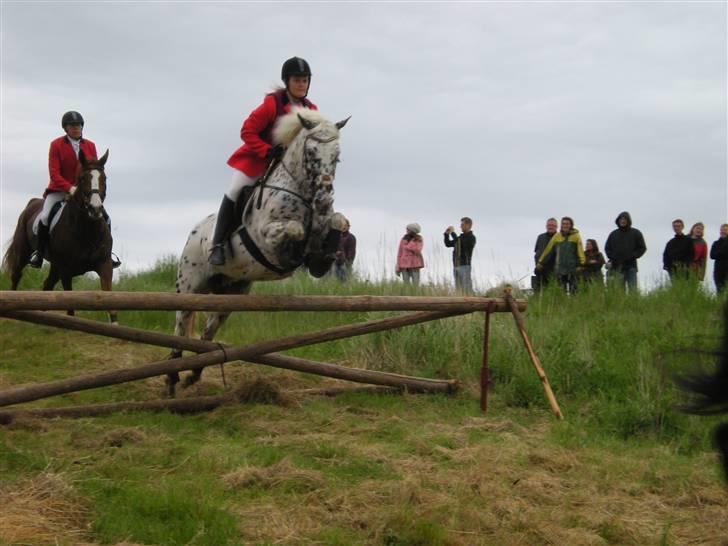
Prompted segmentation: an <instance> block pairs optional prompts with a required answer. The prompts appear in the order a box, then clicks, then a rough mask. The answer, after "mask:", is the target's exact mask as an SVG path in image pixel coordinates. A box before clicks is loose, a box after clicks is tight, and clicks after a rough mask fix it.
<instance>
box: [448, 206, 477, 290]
mask: <svg viewBox="0 0 728 546" xmlns="http://www.w3.org/2000/svg"><path fill="white" fill-rule="evenodd" d="M472 229H473V221H472V220H471V219H470V218H468V217H467V216H464V217H463V218H461V219H460V231H462V233H461V234H460V235H459V236H458V235H455V228H454V227H453V226H450V227H448V228H447V229H446V230H445V233H444V236H445V246H446V247H448V248H452V249H453V251H452V264H453V274H454V276H455V288H456V289H457V290H458V291H460V292H462V293H464V294H472V293H473V282H472V279H471V268H470V265H471V263H472V258H473V249H474V248H475V235H474V234H473V232H472V231H471V230H472Z"/></svg>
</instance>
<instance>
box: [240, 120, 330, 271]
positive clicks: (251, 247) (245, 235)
mask: <svg viewBox="0 0 728 546" xmlns="http://www.w3.org/2000/svg"><path fill="white" fill-rule="evenodd" d="M337 138H338V136H337V135H334V136H332V137H330V138H326V139H324V138H317V137H316V136H315V135H314V134H309V135H307V136H306V138H305V139H304V141H303V147H304V148H305V146H306V142H307V141H308V140H309V139H312V140H315V141H316V142H321V143H323V144H326V143H328V142H333V141H334V140H336V139H337ZM279 166H281V167H283V170H284V171H285V172H286V174H287V175H288V177H289V178H290V179H291V181H292V182H293V183H294V184H296V185H297V186H301V185H303V183H305V182H306V180H305V177H307V176H308V175H309V173H308V172H307V171H306V164H305V162H304V165H303V168H304V180H303V181H301V182H299V181H298V180H296V177H294V176H293V173H291V171H290V170H289V168H288V167H287V166H286V163H285V161H284V160H283V158H281V159H277V160H274V161H271V163H270V165H268V168H267V169H266V171H265V173H264V174H263V176H261V177H260V178H259V179H258V180H257V182H256V183H255V186H256V187H257V191H258V195H257V198H256V197H254V198H252V199H250V200H249V201H248V202H247V203H246V204H245V208H244V210H243V219H242V225H241V226H240V228H239V229H238V230H237V232H238V234H239V235H240V239H241V241H242V243H243V246H245V248H246V250H247V251H248V252H249V253H250V255H251V256H252V257H253V258H255V260H256V261H258V263H260V264H261V265H263V266H264V267H265V268H266V269H269V270H271V271H273V272H274V273H277V274H278V275H285V274H287V273H290V272H291V271H293V270H295V269H296V267H298V266H296V267H293V268H291V269H284V268H282V267H280V266H278V265H276V264H273V263H271V262H270V260H268V259H267V258H266V257H265V255H264V254H263V251H262V250H261V249H260V247H258V245H257V244H256V243H255V241H254V240H253V238H252V237H251V236H250V233H249V232H248V230H247V228H246V227H245V220H246V219H247V218H248V217H249V215H250V210H251V209H250V207H251V202H252V201H256V205H255V208H256V209H257V210H260V209H261V208H262V206H263V191H264V190H265V189H266V188H267V189H271V190H277V191H282V192H285V193H288V194H290V195H293V196H294V197H296V198H297V199H298V200H299V201H300V202H301V203H302V204H303V205H305V207H306V208H307V209H309V210H310V211H311V214H310V215H309V218H308V222H306V229H305V237H304V241H306V242H307V241H308V238H309V236H310V234H311V224H312V223H313V205H312V203H313V200H314V198H315V195H316V193H315V192H313V195H312V196H311V197H310V198H309V199H307V198H306V197H304V196H303V195H301V194H300V193H298V192H295V191H293V190H290V189H288V188H282V187H280V186H271V185H268V184H267V181H268V179H269V178H270V177H271V176H272V174H273V172H274V171H275V170H276V169H277V168H278V167H279ZM311 186H312V188H311V189H312V190H313V189H314V188H313V186H314V184H313V182H312V183H311Z"/></svg>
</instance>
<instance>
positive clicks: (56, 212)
mask: <svg viewBox="0 0 728 546" xmlns="http://www.w3.org/2000/svg"><path fill="white" fill-rule="evenodd" d="M65 206H66V202H65V201H59V202H58V203H56V204H55V205H53V208H51V213H50V214H49V215H48V233H51V232H52V231H53V228H55V227H56V224H57V223H58V220H60V218H61V212H63V207H65ZM39 223H40V211H38V214H36V215H35V219H34V220H33V235H38V224H39Z"/></svg>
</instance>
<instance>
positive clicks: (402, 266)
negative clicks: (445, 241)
mask: <svg viewBox="0 0 728 546" xmlns="http://www.w3.org/2000/svg"><path fill="white" fill-rule="evenodd" d="M420 231H421V228H420V225H419V224H417V223H412V224H409V225H407V233H405V235H404V237H402V239H401V240H400V241H399V250H398V251H397V267H396V269H395V273H397V275H402V279H403V280H404V282H405V284H409V283H412V284H414V285H415V286H417V285H419V284H420V269H422V268H423V267H425V261H424V260H423V259H422V243H423V242H422V236H421V235H420Z"/></svg>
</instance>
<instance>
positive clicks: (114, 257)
mask: <svg viewBox="0 0 728 546" xmlns="http://www.w3.org/2000/svg"><path fill="white" fill-rule="evenodd" d="M120 265H121V260H120V259H119V257H118V256H117V255H116V254H115V253H113V252H112V253H111V269H116V268H117V267H119V266H120Z"/></svg>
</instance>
